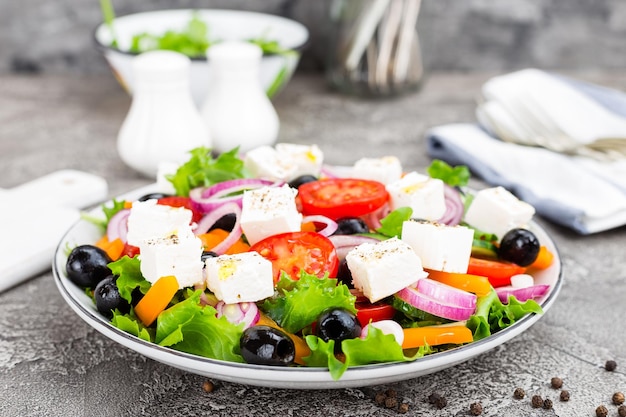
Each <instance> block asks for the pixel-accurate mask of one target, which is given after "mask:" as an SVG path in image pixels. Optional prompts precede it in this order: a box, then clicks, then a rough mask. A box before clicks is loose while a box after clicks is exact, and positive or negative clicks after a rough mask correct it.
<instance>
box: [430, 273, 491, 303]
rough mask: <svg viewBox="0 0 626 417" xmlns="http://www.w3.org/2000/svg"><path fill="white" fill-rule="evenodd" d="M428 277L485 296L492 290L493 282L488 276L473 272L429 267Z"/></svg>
mask: <svg viewBox="0 0 626 417" xmlns="http://www.w3.org/2000/svg"><path fill="white" fill-rule="evenodd" d="M426 272H428V278H431V279H433V280H435V281H438V282H441V283H442V284H447V285H449V286H451V287H454V288H458V289H459V290H463V291H468V292H471V293H474V294H476V295H477V296H478V297H483V296H485V295H488V294H489V293H490V292H491V283H489V280H488V279H487V277H483V276H480V275H473V274H460V273H454V272H443V271H435V270H432V269H427V270H426Z"/></svg>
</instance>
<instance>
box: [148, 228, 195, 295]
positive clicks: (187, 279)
mask: <svg viewBox="0 0 626 417" xmlns="http://www.w3.org/2000/svg"><path fill="white" fill-rule="evenodd" d="M139 250H140V252H141V254H140V255H139V257H140V259H141V266H140V268H141V274H142V275H143V276H144V278H145V279H146V280H147V281H149V282H151V283H152V284H154V283H155V282H156V281H157V280H158V279H159V278H161V277H164V276H167V275H174V276H175V277H176V280H177V281H178V286H179V288H185V287H191V286H194V285H196V284H201V283H202V282H203V280H204V278H203V276H202V265H203V264H202V261H201V260H200V257H201V256H202V241H201V240H200V239H198V238H197V237H193V236H190V237H179V236H176V235H171V236H169V237H165V238H163V237H157V238H153V239H144V240H142V241H141V242H139Z"/></svg>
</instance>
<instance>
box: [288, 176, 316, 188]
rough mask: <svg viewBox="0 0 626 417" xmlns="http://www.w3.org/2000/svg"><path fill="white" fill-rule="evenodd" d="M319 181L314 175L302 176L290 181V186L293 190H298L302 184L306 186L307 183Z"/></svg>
mask: <svg viewBox="0 0 626 417" xmlns="http://www.w3.org/2000/svg"><path fill="white" fill-rule="evenodd" d="M313 181H317V178H316V177H315V176H313V175H308V174H306V175H300V176H299V177H297V178H295V179H293V180H291V181H289V186H290V187H291V188H295V189H298V188H300V186H301V185H302V184H306V183H307V182H313Z"/></svg>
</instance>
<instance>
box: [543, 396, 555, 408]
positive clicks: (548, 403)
mask: <svg viewBox="0 0 626 417" xmlns="http://www.w3.org/2000/svg"><path fill="white" fill-rule="evenodd" d="M552 405H553V404H552V400H551V399H549V398H546V399H545V400H543V408H545V409H546V410H552Z"/></svg>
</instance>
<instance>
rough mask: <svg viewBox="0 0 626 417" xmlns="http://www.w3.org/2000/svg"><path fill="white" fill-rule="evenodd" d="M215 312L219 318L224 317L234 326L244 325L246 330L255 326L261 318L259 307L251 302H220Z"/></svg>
mask: <svg viewBox="0 0 626 417" xmlns="http://www.w3.org/2000/svg"><path fill="white" fill-rule="evenodd" d="M215 310H216V311H217V317H218V318H220V317H222V316H224V317H226V319H227V320H228V321H229V322H231V323H233V324H241V323H243V324H244V327H243V328H244V330H245V329H247V328H248V327H252V326H254V325H255V324H256V323H257V322H258V321H259V319H260V318H261V313H260V312H259V308H258V307H257V305H256V304H255V303H250V302H243V303H236V304H226V303H225V302H224V301H220V302H218V303H217V305H216V306H215Z"/></svg>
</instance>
